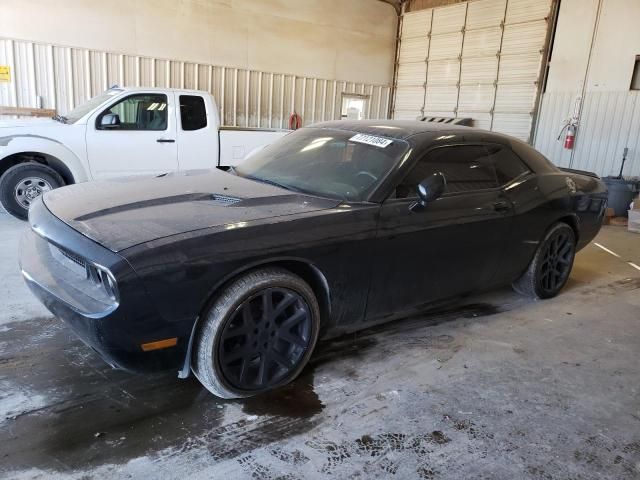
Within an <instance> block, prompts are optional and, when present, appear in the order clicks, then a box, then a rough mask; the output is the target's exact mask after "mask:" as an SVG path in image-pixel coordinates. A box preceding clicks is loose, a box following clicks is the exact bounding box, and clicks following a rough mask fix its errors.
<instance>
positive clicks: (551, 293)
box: [513, 222, 576, 299]
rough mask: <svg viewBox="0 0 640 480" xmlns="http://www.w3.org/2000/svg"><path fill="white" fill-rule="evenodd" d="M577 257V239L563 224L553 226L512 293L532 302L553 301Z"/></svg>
mask: <svg viewBox="0 0 640 480" xmlns="http://www.w3.org/2000/svg"><path fill="white" fill-rule="evenodd" d="M575 255H576V235H575V233H573V229H572V228H571V227H570V226H569V225H567V224H566V223H562V222H560V223H556V224H555V225H553V226H552V227H551V228H550V229H549V231H548V232H547V234H546V235H545V237H544V240H542V242H541V243H540V245H539V246H538V250H537V251H536V253H535V255H534V256H533V259H532V260H531V263H530V264H529V268H527V271H526V272H525V273H524V274H523V275H522V277H520V278H519V279H518V280H516V281H515V282H513V289H514V290H515V291H517V292H518V293H521V294H523V295H527V296H529V297H533V298H540V299H544V298H551V297H555V296H556V295H557V294H558V293H560V290H562V287H564V285H565V283H567V280H568V279H569V274H570V273H571V268H572V267H573V259H574V258H575Z"/></svg>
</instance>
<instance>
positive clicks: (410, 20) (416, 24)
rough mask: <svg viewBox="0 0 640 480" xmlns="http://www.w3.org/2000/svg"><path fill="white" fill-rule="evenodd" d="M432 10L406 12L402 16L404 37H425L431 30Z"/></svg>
mask: <svg viewBox="0 0 640 480" xmlns="http://www.w3.org/2000/svg"><path fill="white" fill-rule="evenodd" d="M431 13H432V10H419V11H417V12H410V13H406V14H404V15H403V17H402V38H403V39H406V38H416V37H417V38H423V37H426V36H427V35H429V32H430V31H431Z"/></svg>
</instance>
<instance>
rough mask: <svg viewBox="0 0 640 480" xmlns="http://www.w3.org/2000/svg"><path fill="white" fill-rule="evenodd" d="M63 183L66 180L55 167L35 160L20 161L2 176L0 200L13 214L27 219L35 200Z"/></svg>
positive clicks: (0, 179) (0, 180)
mask: <svg viewBox="0 0 640 480" xmlns="http://www.w3.org/2000/svg"><path fill="white" fill-rule="evenodd" d="M63 185H64V180H63V179H62V177H61V176H60V174H58V172H56V171H55V170H54V169H52V168H50V167H47V166H46V165H41V164H39V163H35V162H26V163H19V164H18V165H14V166H13V167H11V168H10V169H8V170H7V171H6V172H4V175H2V177H1V178H0V202H2V206H3V207H4V209H5V210H6V211H7V212H9V213H10V214H11V215H13V216H14V217H17V218H20V219H22V220H26V218H27V214H28V213H29V207H30V206H31V204H32V203H33V202H34V200H36V199H37V198H38V197H40V196H41V195H42V194H43V193H46V192H48V191H49V190H53V189H54V188H58V187H61V186H63Z"/></svg>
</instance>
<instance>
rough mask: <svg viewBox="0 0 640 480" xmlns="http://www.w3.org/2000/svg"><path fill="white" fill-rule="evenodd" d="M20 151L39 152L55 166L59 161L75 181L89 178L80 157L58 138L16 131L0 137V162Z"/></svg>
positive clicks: (84, 180)
mask: <svg viewBox="0 0 640 480" xmlns="http://www.w3.org/2000/svg"><path fill="white" fill-rule="evenodd" d="M21 153H39V154H42V155H44V156H45V157H48V159H49V160H50V161H51V162H52V166H53V167H54V168H55V167H56V165H55V163H56V162H59V163H61V164H62V165H61V166H63V167H65V168H66V169H67V170H69V172H70V173H71V175H72V176H73V180H74V182H75V183H79V182H86V181H87V180H89V176H88V169H87V168H86V165H85V163H84V162H83V161H82V159H81V158H80V157H79V155H77V154H76V153H74V152H73V151H72V150H71V149H70V148H69V147H67V146H66V145H64V144H63V143H62V142H60V141H59V140H55V139H53V138H48V137H45V136H42V135H36V134H28V133H16V134H13V135H7V136H2V137H0V162H2V160H4V159H5V158H7V157H10V156H12V155H16V154H21Z"/></svg>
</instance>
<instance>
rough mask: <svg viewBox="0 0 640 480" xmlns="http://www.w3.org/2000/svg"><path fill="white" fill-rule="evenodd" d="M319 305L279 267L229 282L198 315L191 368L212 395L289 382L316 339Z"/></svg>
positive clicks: (254, 392) (303, 285)
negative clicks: (198, 323)
mask: <svg viewBox="0 0 640 480" xmlns="http://www.w3.org/2000/svg"><path fill="white" fill-rule="evenodd" d="M319 328H320V309H319V307H318V301H317V300H316V297H315V295H314V293H313V290H312V289H311V287H309V285H308V284H307V283H306V282H305V281H304V280H302V279H301V278H300V277H298V276H296V275H294V274H292V273H290V272H289V271H287V270H284V269H282V268H265V269H261V270H256V271H254V272H251V273H248V274H247V275H244V276H242V277H240V278H238V279H237V280H235V281H233V282H232V283H231V284H230V285H229V286H228V287H227V288H225V289H224V291H223V292H222V293H221V294H220V296H219V297H218V298H217V299H216V300H215V301H214V303H213V305H212V306H211V308H210V309H209V311H208V312H207V313H206V315H205V316H204V317H203V318H202V319H201V324H200V325H199V327H198V329H197V332H196V337H195V339H194V340H195V343H194V347H195V348H194V352H193V365H192V367H193V372H194V373H195V375H196V377H197V378H198V380H200V382H201V383H202V384H203V385H204V386H205V387H206V388H207V389H208V390H209V391H210V392H211V393H213V394H214V395H217V396H218V397H222V398H242V397H251V396H254V395H258V394H260V393H263V392H266V391H268V390H271V389H274V388H277V387H279V386H281V385H284V384H286V383H289V382H290V381H292V380H293V379H294V378H296V377H297V376H298V375H299V374H300V372H301V371H302V369H303V368H304V366H305V365H306V363H307V361H308V360H309V357H310V356H311V353H312V352H313V348H314V346H315V344H316V341H317V339H318V331H319Z"/></svg>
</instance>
